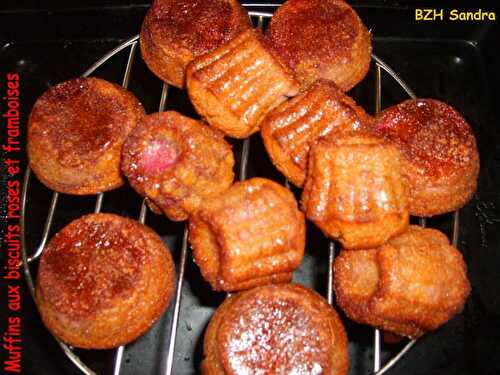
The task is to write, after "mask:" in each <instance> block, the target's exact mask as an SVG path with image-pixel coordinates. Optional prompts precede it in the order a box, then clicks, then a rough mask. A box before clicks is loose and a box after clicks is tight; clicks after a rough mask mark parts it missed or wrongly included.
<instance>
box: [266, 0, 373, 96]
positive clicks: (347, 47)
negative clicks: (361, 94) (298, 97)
mask: <svg viewBox="0 0 500 375" xmlns="http://www.w3.org/2000/svg"><path fill="white" fill-rule="evenodd" d="M266 37H267V39H268V40H269V41H270V44H271V46H272V47H273V48H274V50H275V51H276V52H277V53H278V55H279V56H280V57H281V59H282V60H283V61H285V62H286V63H287V64H288V65H289V66H290V67H291V68H292V70H293V71H294V72H295V75H296V77H297V79H298V80H299V81H300V83H301V84H302V86H303V87H306V86H308V85H309V84H311V83H312V82H314V81H316V80H317V79H318V78H326V79H330V80H332V81H334V82H335V83H336V84H337V85H338V86H339V87H340V88H341V89H342V90H344V91H348V90H350V89H351V88H352V87H353V86H355V85H356V84H357V83H358V82H360V81H361V80H362V79H363V78H364V77H365V75H366V74H367V72H368V70H369V68H370V61H371V49H372V48H371V35H370V33H369V32H368V30H367V28H366V26H365V25H364V24H363V22H362V21H361V19H360V18H359V16H358V15H357V14H356V12H355V11H354V9H352V8H351V6H350V5H349V4H348V3H347V2H345V1H343V0H288V1H286V2H285V3H284V4H283V5H282V6H281V7H280V8H278V10H277V11H276V13H275V14H274V15H273V17H272V19H271V22H270V24H269V28H268V29H267V32H266Z"/></svg>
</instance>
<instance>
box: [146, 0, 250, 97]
mask: <svg viewBox="0 0 500 375" xmlns="http://www.w3.org/2000/svg"><path fill="white" fill-rule="evenodd" d="M249 28H251V24H250V20H249V17H248V13H247V12H246V10H245V9H244V8H243V7H242V6H241V5H240V4H239V2H238V1H237V0H211V1H202V0H155V1H154V3H153V5H152V6H151V8H150V9H149V11H148V12H147V14H146V17H145V18H144V22H143V24H142V29H141V35H140V46H141V53H142V57H143V59H144V61H145V62H146V64H147V65H148V67H149V69H151V71H152V72H153V73H154V74H155V75H157V76H158V77H159V78H160V79H162V80H163V81H165V82H167V83H169V84H171V85H173V86H176V87H178V88H183V87H184V85H185V75H186V66H187V65H188V63H189V62H190V61H192V60H193V59H194V58H195V57H196V56H200V55H202V54H204V53H206V52H208V51H211V50H212V49H214V48H217V47H219V46H220V45H221V44H223V43H224V42H226V41H228V40H230V39H232V38H234V37H235V36H236V35H238V34H239V33H240V32H242V31H243V30H245V29H249Z"/></svg>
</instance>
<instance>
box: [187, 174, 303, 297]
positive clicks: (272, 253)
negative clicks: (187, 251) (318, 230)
mask: <svg viewBox="0 0 500 375" xmlns="http://www.w3.org/2000/svg"><path fill="white" fill-rule="evenodd" d="M189 241H190V243H191V247H192V248H193V257H194V260H195V262H196V263H197V264H198V266H199V267H200V271H201V274H202V275H203V277H204V278H205V280H207V281H208V282H209V283H210V285H211V286H212V288H213V289H214V290H217V291H228V292H229V291H236V290H242V289H249V288H252V287H254V286H257V285H262V284H267V283H278V282H288V281H290V279H291V277H292V273H291V272H292V271H293V270H294V269H296V268H297V267H298V266H299V265H300V262H301V261H302V257H303V256H304V246H305V219H304V215H303V214H302V213H301V212H300V211H299V210H298V207H297V202H296V201H295V198H294V196H293V194H292V193H291V192H290V191H288V190H287V189H286V188H284V187H283V186H281V185H279V184H277V183H276V182H273V181H270V180H267V179H264V178H252V179H250V180H247V181H244V182H239V183H236V184H234V185H233V186H232V187H231V188H230V189H229V190H228V191H226V192H225V193H223V194H221V195H219V196H217V197H213V198H211V199H207V200H206V201H205V202H204V203H203V204H202V205H201V207H200V209H199V210H198V211H196V212H195V213H194V214H193V215H192V216H191V217H190V219H189Z"/></svg>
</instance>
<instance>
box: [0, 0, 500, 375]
mask: <svg viewBox="0 0 500 375" xmlns="http://www.w3.org/2000/svg"><path fill="white" fill-rule="evenodd" d="M41 3H43V7H40V4H41ZM252 3H258V1H252ZM351 3H352V4H353V5H354V7H355V8H356V10H357V11H358V12H359V14H360V16H361V18H362V19H363V20H364V22H365V24H366V25H367V27H368V28H369V29H371V31H372V34H373V46H374V48H373V51H374V53H375V54H377V55H378V56H379V57H381V58H383V59H384V60H385V61H386V62H387V63H388V64H389V65H391V66H392V68H393V69H394V70H395V71H396V72H398V74H399V75H400V76H401V77H402V78H403V79H404V80H405V81H406V82H407V83H408V84H409V86H410V87H411V88H412V89H413V90H414V91H415V93H416V94H417V96H419V97H434V98H438V99H441V100H444V101H447V102H448V103H450V104H452V105H453V106H454V107H456V108H457V109H458V110H459V111H460V112H462V113H463V114H464V116H465V118H466V119H467V120H468V121H469V123H470V124H471V126H472V127H473V129H474V131H475V133H476V137H477V140H478V145H479V149H480V154H481V176H480V181H479V188H478V192H477V194H476V195H475V197H474V198H473V200H472V201H471V202H470V203H469V204H468V205H467V206H466V207H465V208H464V209H463V210H462V211H461V225H460V230H461V235H460V241H459V242H460V243H459V248H460V250H461V251H462V252H463V254H464V257H465V259H466V261H467V264H468V269H469V277H470V279H471V283H472V286H473V290H472V294H471V297H470V299H469V301H468V303H467V305H466V308H465V310H464V313H463V314H461V315H459V316H457V317H456V318H454V319H453V320H452V321H450V322H449V323H448V324H447V325H446V326H444V327H443V328H441V329H439V330H438V331H437V332H435V333H432V334H429V335H427V336H425V337H424V338H422V339H421V340H420V341H419V342H418V343H417V345H416V346H415V347H414V348H413V349H412V350H411V351H410V352H409V353H408V354H407V355H406V356H405V358H404V359H403V360H401V362H400V363H399V364H398V365H396V366H395V367H394V369H392V370H391V371H390V372H389V373H390V374H499V373H500V363H499V362H498V361H497V360H496V359H497V357H498V354H499V353H500V298H499V296H498V292H497V291H498V290H499V289H500V272H498V269H499V266H500V247H499V245H498V243H499V237H500V224H499V223H500V210H499V207H500V193H499V187H500V184H499V179H500V173H499V171H500V146H499V144H498V139H499V138H498V136H499V134H498V133H499V130H498V129H499V119H500V116H499V98H500V95H499V87H500V86H499V85H500V74H499V72H498V67H499V66H500V58H499V53H498V49H499V48H500V37H499V29H500V27H499V22H500V21H499V20H497V21H496V22H488V21H486V22H446V21H444V22H442V21H435V22H416V21H415V20H414V10H415V8H416V7H424V6H427V7H429V6H432V7H433V8H441V7H446V6H447V5H450V4H453V7H454V8H458V9H464V10H468V9H469V10H470V9H477V8H482V9H484V10H492V8H493V7H495V5H496V3H497V2H495V1H453V2H451V1H442V2H436V1H427V2H424V1H352V2H351ZM148 7H149V2H144V1H130V0H129V1H119V0H118V1H116V0H115V1H111V0H102V1H97V0H84V1H79V2H77V3H76V2H75V3H70V2H68V1H62V0H52V1H43V2H41V1H34V0H31V1H28V0H18V1H2V2H1V5H0V25H1V26H0V48H1V49H0V74H2V75H4V73H5V72H18V73H20V74H21V77H22V97H21V99H22V119H21V120H22V126H23V127H24V128H25V126H26V120H27V116H28V114H29V111H30V109H31V107H32V105H33V103H34V101H35V100H36V98H37V97H38V96H39V95H40V94H42V93H43V92H44V91H45V90H46V89H47V88H48V87H49V86H51V85H54V84H56V83H58V82H61V81H64V80H67V79H70V78H73V77H75V76H78V75H80V74H82V73H83V72H84V71H85V70H86V69H87V68H88V67H89V66H90V65H91V64H92V63H93V62H94V61H96V60H97V59H98V58H99V57H100V56H102V55H103V54H104V53H105V52H107V51H108V50H110V49H111V48H113V47H114V46H116V45H118V44H119V43H121V42H122V41H123V40H125V39H128V38H129V37H130V36H132V35H135V34H137V33H138V31H139V29H140V25H141V22H142V18H143V17H144V14H145V12H146V10H147V8H148ZM496 11H497V17H499V16H500V12H499V11H498V9H496ZM125 58H126V56H125V55H124V54H121V55H119V56H116V57H115V58H114V59H113V60H112V61H110V62H109V63H107V64H106V65H104V66H103V68H102V69H100V70H98V71H97V72H96V75H97V76H100V77H103V78H106V79H109V80H112V81H115V82H120V81H121V76H122V74H123V66H124V65H123V64H124V62H125ZM373 84H374V76H373V71H372V72H370V74H369V75H368V77H367V78H366V79H365V80H364V81H363V83H362V84H360V85H359V86H358V87H357V88H355V89H354V90H353V91H352V92H351V95H353V96H354V97H355V98H356V99H357V100H358V101H359V102H360V103H361V104H362V105H363V106H364V107H365V108H366V109H367V111H369V112H373V108H374V101H373ZM130 89H131V90H132V91H133V92H134V93H135V94H136V95H137V96H138V98H139V99H140V100H141V101H142V102H143V103H144V105H145V107H146V109H147V111H148V112H154V111H155V110H156V108H157V106H158V98H159V94H160V91H161V83H160V81H159V80H157V79H156V78H155V77H154V76H153V75H152V74H151V73H149V71H148V70H147V68H146V67H145V65H144V63H142V61H141V59H140V57H139V56H137V58H136V62H135V65H134V69H133V73H132V80H131V84H130ZM406 98H407V96H405V94H404V92H402V90H401V89H400V88H399V87H398V86H397V84H395V83H394V81H392V80H391V79H390V78H389V77H387V76H385V77H384V80H383V107H385V106H388V105H390V104H394V103H397V102H399V101H401V100H404V99H406ZM185 99H186V98H185V94H184V93H182V92H180V91H177V90H173V92H172V93H171V96H170V101H169V104H168V108H175V109H176V110H179V111H181V112H183V113H186V114H191V115H194V114H193V110H192V108H191V107H190V105H189V103H187V102H186V100H185ZM240 146H241V144H240V143H238V142H234V147H235V153H236V154H238V151H239V149H240ZM251 151H252V152H251V158H250V166H251V168H250V176H253V175H259V176H267V177H272V178H275V179H278V180H279V179H282V177H281V176H280V175H279V174H278V173H277V172H276V171H275V169H274V168H273V167H272V166H271V165H270V163H269V161H268V160H267V157H266V155H265V151H264V150H263V148H262V144H261V142H260V140H259V138H258V136H257V137H253V138H252V146H251ZM28 197H29V199H28V211H27V215H26V218H27V247H28V252H29V253H31V252H32V251H33V249H34V248H35V247H36V245H37V243H38V241H39V239H40V236H41V232H42V226H43V222H44V220H45V214H46V212H47V207H48V204H49V202H50V192H49V191H48V190H47V189H45V188H44V187H43V186H41V185H40V184H39V183H38V182H37V181H36V180H35V179H33V183H32V186H31V188H30V191H29V195H28ZM93 203H94V198H92V197H89V198H78V199H77V200H76V199H75V198H72V197H67V196H63V197H62V198H61V200H60V202H59V206H58V210H57V213H56V220H55V224H54V228H53V230H52V232H51V233H55V231H57V230H58V229H60V228H61V227H62V226H64V225H65V224H67V223H68V221H69V220H71V219H73V218H76V217H78V216H80V215H82V214H84V213H88V212H90V211H91V210H92V207H93ZM139 203H140V199H139V198H138V197H137V196H136V195H135V194H134V193H133V192H132V191H131V190H130V189H129V188H122V189H119V190H117V191H115V192H112V193H109V194H106V198H105V200H104V206H103V210H104V211H107V212H116V213H119V214H123V215H126V216H130V217H137V214H138V207H139ZM147 224H148V225H150V226H152V227H153V228H154V229H155V230H156V231H157V232H158V233H160V235H162V237H163V238H164V239H165V240H166V241H167V242H168V243H169V245H170V247H171V248H172V250H173V253H174V257H175V258H176V259H178V255H179V254H178V253H179V249H178V247H179V246H178V245H179V234H180V233H181V231H182V225H179V224H175V225H174V224H171V223H168V222H167V220H166V219H163V218H160V217H156V216H153V215H151V214H150V215H149V216H148V222H147ZM430 225H431V226H434V227H438V228H441V229H443V230H445V231H446V232H447V233H450V225H451V215H443V216H440V217H437V218H435V219H433V220H431V222H430ZM3 255H4V254H3V253H2V254H1V256H2V261H3ZM326 264H327V244H326V241H325V240H324V239H323V238H322V237H321V236H320V235H319V233H318V232H317V230H315V229H314V228H309V229H308V250H307V255H306V258H305V260H304V264H303V266H302V267H301V269H300V270H299V271H298V272H297V273H296V275H295V280H296V281H298V282H301V283H304V284H305V285H308V286H311V287H315V288H316V289H317V290H318V291H320V292H322V293H324V292H325V275H326ZM32 271H33V272H36V265H34V266H33V268H32ZM186 272H187V275H186V284H187V285H186V286H185V288H184V290H183V303H182V307H181V320H180V323H179V333H178V337H177V341H178V344H177V346H176V356H175V360H176V362H175V368H174V373H175V374H188V373H193V372H194V371H195V369H197V368H198V365H199V362H200V359H201V342H202V336H203V329H204V327H205V325H206V323H207V321H208V319H209V318H210V316H211V314H212V312H213V310H214V308H215V307H216V306H217V305H218V303H220V301H221V299H222V298H223V296H221V295H215V294H214V293H212V292H210V291H209V288H208V287H207V286H206V284H205V283H204V282H203V281H202V280H201V278H200V275H199V272H198V270H197V268H196V266H194V265H193V263H192V262H191V261H190V260H188V265H187V271H186ZM1 293H2V294H1V295H0V301H1V303H4V302H5V300H4V296H5V288H3V285H2V290H1ZM23 306H24V320H23V330H24V358H23V369H24V372H23V373H25V374H41V375H44V374H78V373H79V371H78V370H76V369H75V368H74V367H73V365H72V364H71V363H70V362H69V360H68V359H66V358H65V356H64V354H63V353H62V351H61V350H60V348H59V347H58V346H57V344H56V343H55V341H54V340H53V339H52V337H51V336H50V334H49V333H48V332H47V331H46V330H45V328H44V327H43V325H42V323H41V321H40V319H39V317H38V314H37V312H36V308H35V306H34V304H33V302H32V301H31V297H30V296H29V294H28V293H27V291H26V290H25V294H24V299H23ZM2 307H4V306H2ZM170 314H171V311H168V312H167V313H166V314H165V316H164V317H163V318H162V320H161V321H160V322H158V324H156V325H155V326H154V328H153V329H152V330H151V331H150V332H149V333H148V334H147V335H145V336H144V337H143V338H141V339H139V340H138V341H137V342H135V343H133V344H132V345H130V346H128V347H127V350H126V352H125V356H124V361H123V366H122V374H135V375H142V374H157V373H160V370H161V368H162V365H163V361H164V358H165V350H166V347H167V340H168V333H169V332H168V323H169V319H170V316H171V315H170ZM0 316H1V315H0ZM344 322H345V323H346V328H347V331H348V335H349V339H350V347H349V349H350V358H351V374H367V373H370V369H371V367H370V366H371V361H372V349H371V342H372V330H371V329H370V328H368V327H363V326H359V325H356V324H354V323H351V322H348V321H347V320H346V319H344ZM0 324H4V319H1V320H0ZM164 327H167V328H164ZM0 329H1V331H0V333H1V332H3V329H4V327H3V326H0ZM399 347H400V345H397V344H396V345H384V348H383V349H384V350H383V353H382V354H383V360H387V359H388V358H389V357H390V356H391V355H392V354H393V353H394V352H395V351H397V350H398V349H399ZM78 353H79V354H80V355H82V358H83V359H84V361H85V362H86V363H87V364H88V365H89V366H90V367H92V368H93V369H95V370H96V371H97V372H98V373H103V374H104V373H106V374H109V373H111V371H112V363H113V355H114V353H113V352H112V351H103V352H95V351H94V352H84V351H80V352H78Z"/></svg>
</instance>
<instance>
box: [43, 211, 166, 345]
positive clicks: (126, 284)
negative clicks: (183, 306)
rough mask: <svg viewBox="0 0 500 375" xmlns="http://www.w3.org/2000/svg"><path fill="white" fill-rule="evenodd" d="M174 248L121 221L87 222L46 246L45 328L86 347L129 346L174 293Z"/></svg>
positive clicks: (97, 217) (91, 218) (105, 217)
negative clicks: (171, 253) (171, 250)
mask: <svg viewBox="0 0 500 375" xmlns="http://www.w3.org/2000/svg"><path fill="white" fill-rule="evenodd" d="M174 279H175V267H174V264H173V261H172V257H171V255H170V251H169V249H168V248H167V247H166V246H165V245H164V244H163V242H162V241H161V239H160V237H159V236H158V235H157V234H156V233H154V232H153V231H152V230H151V229H149V228H147V227H146V226H144V225H142V224H140V223H138V222H136V221H133V220H130V219H126V218H123V217H120V216H117V215H112V214H91V215H86V216H83V217H81V218H79V219H77V220H75V221H73V222H71V223H70V224H69V225H67V226H66V227H64V228H63V229H62V230H61V231H60V232H58V233H57V234H56V235H55V236H54V237H53V238H52V240H51V241H50V242H49V244H48V245H47V247H46V248H45V250H44V252H43V254H42V258H41V260H40V267H39V269H38V277H37V280H36V302H37V305H38V309H39V311H40V314H41V316H42V320H43V322H44V323H45V325H46V326H47V328H48V329H49V330H50V331H51V332H52V333H53V334H54V335H55V336H57V337H59V338H60V339H61V340H62V341H64V342H65V343H67V344H69V345H72V346H75V347H78V348H86V349H107V348H113V347H117V346H120V345H125V344H127V343H129V342H131V341H133V340H135V339H136V338H137V337H139V336H140V335H142V334H143V333H144V332H145V331H146V330H147V329H149V327H150V326H151V325H152V324H153V323H154V322H155V321H156V320H157V319H158V318H159V317H160V315H161V314H162V313H163V311H164V310H165V308H166V307H167V305H168V303H169V301H170V299H171V297H172V294H173V290H174Z"/></svg>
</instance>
